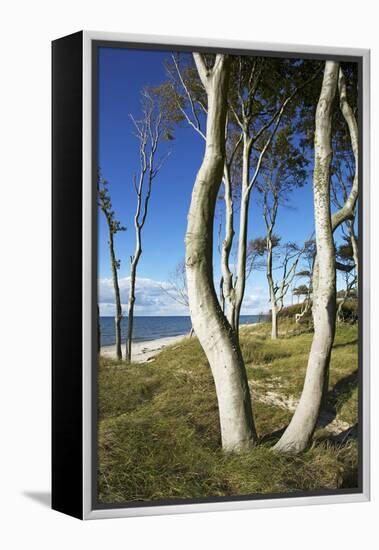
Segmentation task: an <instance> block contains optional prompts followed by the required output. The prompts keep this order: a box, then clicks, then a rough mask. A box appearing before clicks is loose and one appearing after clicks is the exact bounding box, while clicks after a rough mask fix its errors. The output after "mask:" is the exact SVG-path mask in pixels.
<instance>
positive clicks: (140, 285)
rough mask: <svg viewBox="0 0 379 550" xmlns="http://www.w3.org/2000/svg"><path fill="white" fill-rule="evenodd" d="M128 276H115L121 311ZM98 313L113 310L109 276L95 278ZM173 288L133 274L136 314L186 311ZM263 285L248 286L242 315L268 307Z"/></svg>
mask: <svg viewBox="0 0 379 550" xmlns="http://www.w3.org/2000/svg"><path fill="white" fill-rule="evenodd" d="M129 284H130V277H122V278H120V279H119V287H120V294H121V302H122V309H123V312H124V313H125V314H126V313H127V308H128V305H127V304H128V299H129ZM98 288H99V307H100V315H104V316H112V315H114V314H115V307H114V293H113V283H112V279H101V280H100V281H99V287H98ZM174 297H175V291H174V290H172V288H171V286H170V284H169V283H167V282H165V281H155V280H154V279H149V278H146V277H137V282H136V302H135V314H136V315H151V316H153V315H189V312H188V308H186V307H185V306H183V305H181V304H179V303H178V302H176V301H175V299H174ZM269 307H270V304H269V301H268V295H267V289H266V288H261V287H255V288H254V287H248V288H247V289H246V293H245V298H244V301H243V305H242V311H241V313H242V315H258V314H259V313H262V312H264V313H266V312H267V311H268V310H269Z"/></svg>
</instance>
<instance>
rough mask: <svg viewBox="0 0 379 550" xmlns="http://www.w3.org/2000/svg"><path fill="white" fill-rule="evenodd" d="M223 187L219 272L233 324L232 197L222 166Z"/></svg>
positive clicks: (228, 313)
mask: <svg viewBox="0 0 379 550" xmlns="http://www.w3.org/2000/svg"><path fill="white" fill-rule="evenodd" d="M224 189H225V199H224V201H225V239H224V240H223V242H222V247H221V273H222V284H221V289H220V290H221V293H222V306H223V310H224V312H225V315H226V318H227V319H228V321H229V323H230V325H231V326H232V327H233V326H234V318H235V315H234V312H235V293H234V286H233V275H232V272H231V270H230V267H229V258H230V252H231V249H232V244H233V238H234V212H233V199H232V185H231V181H230V174H229V169H228V167H227V166H225V167H224Z"/></svg>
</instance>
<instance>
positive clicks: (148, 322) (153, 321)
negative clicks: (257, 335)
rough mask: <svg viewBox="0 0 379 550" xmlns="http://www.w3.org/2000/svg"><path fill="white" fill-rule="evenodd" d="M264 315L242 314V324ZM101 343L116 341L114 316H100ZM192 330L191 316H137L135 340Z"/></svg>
mask: <svg viewBox="0 0 379 550" xmlns="http://www.w3.org/2000/svg"><path fill="white" fill-rule="evenodd" d="M263 320H264V319H263V316H262V315H241V325H245V324H248V323H259V321H263ZM126 327H127V318H124V319H123V320H122V321H121V332H122V341H123V342H125V334H126ZM100 330H101V345H102V346H111V345H112V344H114V343H115V328H114V318H113V317H100ZM190 330H191V321H190V318H189V317H135V318H134V327H133V332H134V334H133V341H134V342H142V341H146V340H156V339H157V338H164V337H167V336H179V335H181V334H187V333H189V331H190Z"/></svg>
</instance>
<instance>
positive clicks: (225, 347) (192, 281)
mask: <svg viewBox="0 0 379 550" xmlns="http://www.w3.org/2000/svg"><path fill="white" fill-rule="evenodd" d="M194 60H195V63H196V67H197V70H198V72H199V76H200V78H201V80H202V83H203V85H204V88H205V90H206V93H207V99H208V116H207V130H206V146H205V153H204V158H203V162H202V164H201V167H200V169H199V171H198V174H197V177H196V181H195V184H194V188H193V192H192V199H191V205H190V209H189V213H188V225H187V232H186V270H187V285H188V298H189V306H190V313H191V319H192V324H193V328H194V330H195V332H196V335H197V337H198V339H199V341H200V344H201V346H202V347H203V349H204V352H205V354H206V356H207V359H208V361H209V364H210V368H211V370H212V374H213V378H214V382H215V387H216V394H217V400H218V409H219V418H220V427H221V439H222V447H223V450H224V451H226V452H239V451H243V450H247V449H249V448H250V447H251V446H252V445H253V444H254V443H255V442H256V440H257V436H256V431H255V426H254V420H253V414H252V408H251V400H250V391H249V386H248V382H247V375H246V370H245V365H244V362H243V358H242V354H241V350H240V347H239V343H238V340H237V337H236V335H235V333H234V331H233V330H232V328H231V326H230V324H229V322H228V320H227V319H226V317H225V315H224V314H223V312H222V310H221V307H220V304H219V301H218V299H217V295H216V291H215V288H214V281H213V223H214V213H215V205H216V199H217V193H218V190H219V188H220V185H221V181H222V177H223V169H224V160H225V122H226V111H227V90H228V81H229V66H230V59H229V58H228V57H226V56H224V55H217V56H216V59H215V63H214V66H213V68H212V69H209V68H207V67H206V64H205V60H204V58H203V56H202V55H201V54H197V53H194Z"/></svg>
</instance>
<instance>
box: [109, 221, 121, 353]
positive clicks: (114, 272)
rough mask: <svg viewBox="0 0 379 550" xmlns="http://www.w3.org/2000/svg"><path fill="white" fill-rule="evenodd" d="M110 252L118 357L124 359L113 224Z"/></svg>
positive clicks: (110, 235)
mask: <svg viewBox="0 0 379 550" xmlns="http://www.w3.org/2000/svg"><path fill="white" fill-rule="evenodd" d="M109 253H110V259H111V268H112V281H113V288H114V295H115V306H116V314H115V318H114V322H115V334H116V357H117V359H118V360H121V359H122V351H121V319H122V307H121V299H120V288H119V285H118V275H117V259H116V255H115V252H114V241H113V231H112V226H111V225H109Z"/></svg>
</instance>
